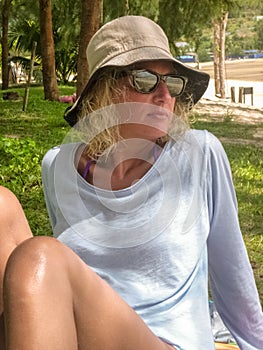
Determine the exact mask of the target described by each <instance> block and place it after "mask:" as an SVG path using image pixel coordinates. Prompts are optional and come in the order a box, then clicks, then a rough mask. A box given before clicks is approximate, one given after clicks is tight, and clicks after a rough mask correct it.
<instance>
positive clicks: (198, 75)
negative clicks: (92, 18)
mask: <svg viewBox="0 0 263 350" xmlns="http://www.w3.org/2000/svg"><path fill="white" fill-rule="evenodd" d="M87 60H88V65H89V80H88V82H87V85H86V86H85V88H84V90H83V92H82V94H81V95H80V97H79V98H78V100H77V101H76V102H75V104H74V105H73V106H72V107H70V108H68V109H67V110H66V112H65V115H64V118H65V120H66V121H67V122H68V123H69V125H71V126H73V125H74V124H75V123H76V122H77V121H78V114H79V112H80V109H81V103H82V100H83V98H84V97H85V96H86V95H87V92H88V90H89V89H92V85H93V84H94V82H95V81H96V79H97V77H98V76H99V74H100V72H101V71H102V70H103V69H105V68H106V67H108V68H109V67H112V68H114V67H125V66H129V65H131V64H134V63H137V62H141V61H152V60H169V61H171V62H172V63H173V64H174V66H175V69H176V72H177V73H178V74H180V75H182V76H185V77H187V79H188V80H187V84H186V87H185V90H184V92H183V94H182V95H181V96H180V97H179V98H180V100H181V101H184V102H186V103H189V102H190V103H191V104H192V105H193V104H195V103H197V101H198V100H199V99H200V98H201V97H202V95H203V94H204V92H205V91H206V89H207V86H208V83H209V75H208V74H206V73H204V72H201V71H198V70H195V69H192V68H190V67H187V66H185V65H184V64H182V63H181V62H180V61H178V60H177V59H175V58H174V57H173V56H172V54H171V52H170V49H169V42H168V39H167V37H166V35H165V33H164V31H163V30H162V28H161V27H160V26H159V25H158V24H156V23H155V22H154V21H152V20H150V19H148V18H146V17H143V16H123V17H120V18H117V19H114V20H112V21H110V22H108V23H106V24H105V25H103V26H102V27H101V28H100V29H99V30H98V31H97V32H96V33H95V35H94V36H93V37H92V38H91V40H90V42H89V45H88V47H87Z"/></svg>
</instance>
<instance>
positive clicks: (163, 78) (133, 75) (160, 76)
mask: <svg viewBox="0 0 263 350" xmlns="http://www.w3.org/2000/svg"><path fill="white" fill-rule="evenodd" d="M140 72H147V73H150V74H152V75H154V76H155V77H156V78H157V81H156V83H155V84H154V86H153V88H152V89H150V90H149V91H142V90H140V89H139V88H138V87H137V86H136V82H135V79H136V74H138V73H140ZM123 73H124V72H123ZM125 73H126V75H128V76H129V77H131V79H132V81H130V83H131V85H132V87H133V88H134V89H135V90H136V91H137V92H139V93H141V94H151V93H153V92H154V91H155V90H156V89H157V88H158V86H159V84H160V82H161V81H163V82H164V83H165V84H166V86H167V89H168V90H169V93H170V95H171V96H172V97H179V96H181V95H182V93H183V92H184V90H185V86H186V84H187V81H188V79H187V78H186V77H183V76H181V75H178V74H159V73H156V72H153V71H151V70H149V69H132V70H129V71H128V70H127V71H125ZM169 77H171V78H179V79H180V80H181V81H182V82H183V85H182V89H181V91H180V93H179V94H176V95H174V94H172V93H171V91H170V89H169V86H168V85H167V82H166V80H167V78H169Z"/></svg>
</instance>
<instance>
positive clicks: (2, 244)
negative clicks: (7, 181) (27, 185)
mask: <svg viewBox="0 0 263 350" xmlns="http://www.w3.org/2000/svg"><path fill="white" fill-rule="evenodd" d="M31 236H32V233H31V230H30V227H29V224H28V222H27V219H26V217H25V214H24V212H23V209H22V207H21V205H20V203H19V201H18V199H17V198H16V196H15V195H14V194H13V193H12V192H11V191H10V190H8V189H7V188H5V187H3V186H0V314H1V313H2V312H3V301H2V294H3V278H4V273H5V268H6V262H7V260H8V258H9V256H10V254H11V252H12V251H13V250H14V249H15V247H16V246H17V245H18V244H20V243H21V242H22V241H24V240H25V239H27V238H29V237H31Z"/></svg>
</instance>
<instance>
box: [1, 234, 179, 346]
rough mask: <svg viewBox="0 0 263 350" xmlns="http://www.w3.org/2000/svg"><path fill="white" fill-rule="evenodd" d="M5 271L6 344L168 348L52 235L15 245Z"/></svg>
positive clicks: (117, 296)
mask: <svg viewBox="0 0 263 350" xmlns="http://www.w3.org/2000/svg"><path fill="white" fill-rule="evenodd" d="M6 276H7V278H6V284H5V294H6V299H5V300H6V302H7V303H6V304H5V307H6V308H5V319H6V321H7V324H8V331H7V343H8V346H7V349H13V348H16V347H19V348H20V349H26V350H31V349H35V348H36V346H35V344H37V345H38V346H37V348H38V350H42V349H43V350H44V349H52V350H60V349H63V350H72V349H78V350H87V349H89V350H93V349H94V350H126V349H127V350H168V349H173V348H172V347H171V346H170V345H168V344H166V343H164V342H162V341H161V340H160V339H159V338H158V337H156V336H155V335H154V334H153V333H152V332H151V330H150V329H149V328H148V327H147V325H146V324H145V323H144V322H143V320H142V319H141V318H140V317H139V316H138V315H137V314H136V312H135V311H134V310H133V309H132V308H131V307H130V306H129V305H128V304H127V303H126V302H125V301H124V300H123V299H122V298H121V297H120V296H119V295H118V294H117V293H116V292H115V291H114V290H113V289H112V288H111V287H110V286H109V285H108V284H107V283H106V282H105V281H104V280H102V279H101V278H100V277H99V276H98V275H97V274H96V273H95V272H94V271H93V270H92V269H90V268H89V267H88V266H87V265H86V264H85V263H84V262H83V261H82V260H81V259H80V258H79V257H78V256H77V255H76V254H75V253H74V252H73V251H72V250H71V249H69V248H67V247H66V246H65V245H63V244H62V243H59V242H58V241H57V240H55V239H53V238H49V237H35V238H32V239H30V240H27V241H26V242H24V243H22V244H21V245H19V247H18V248H17V249H16V250H15V251H14V253H13V254H12V256H11V259H9V262H8V267H7V271H6ZM18 276H19V277H20V278H19V281H18ZM21 277H22V278H21ZM21 319H23V322H21Z"/></svg>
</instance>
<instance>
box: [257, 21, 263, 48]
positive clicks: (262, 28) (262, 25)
mask: <svg viewBox="0 0 263 350" xmlns="http://www.w3.org/2000/svg"><path fill="white" fill-rule="evenodd" d="M256 29H257V42H258V48H259V50H263V19H261V20H260V21H258V23H257V27H256Z"/></svg>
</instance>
